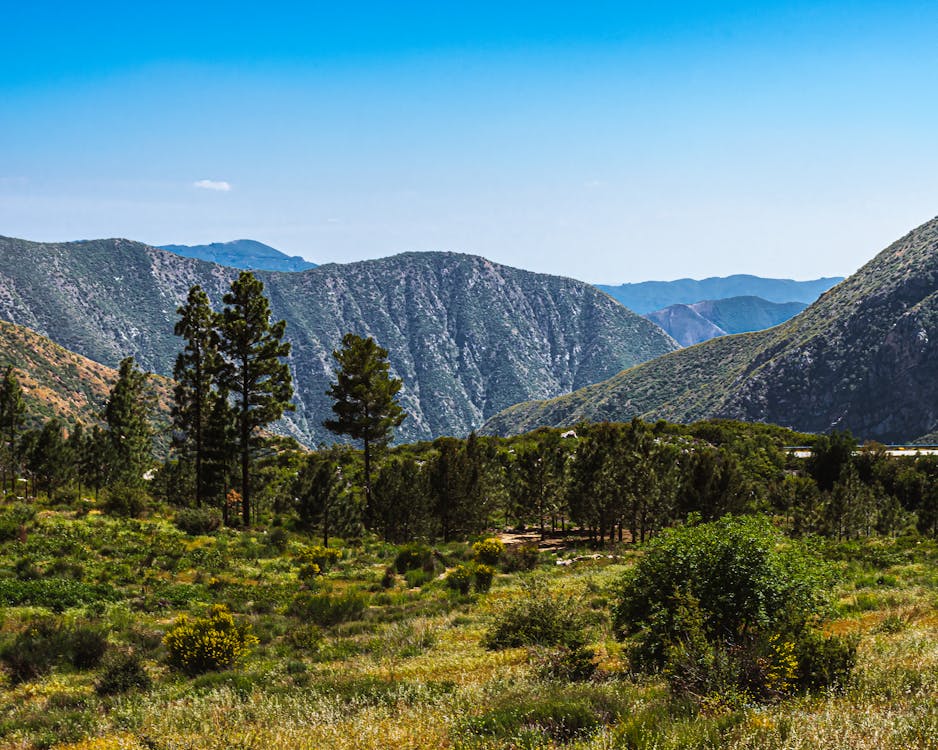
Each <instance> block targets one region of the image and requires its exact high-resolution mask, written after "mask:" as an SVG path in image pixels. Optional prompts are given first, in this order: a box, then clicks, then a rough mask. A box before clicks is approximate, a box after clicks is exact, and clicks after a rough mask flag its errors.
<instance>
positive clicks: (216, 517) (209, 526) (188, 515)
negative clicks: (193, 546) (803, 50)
mask: <svg viewBox="0 0 938 750" xmlns="http://www.w3.org/2000/svg"><path fill="white" fill-rule="evenodd" d="M221 521H222V518H221V513H220V512H219V511H218V510H216V509H215V508H181V509H180V510H177V511H176V516H175V518H174V519H173V523H174V524H175V526H176V528H177V529H179V530H180V531H182V532H184V533H186V534H190V535H192V536H198V535H199V534H212V533H214V532H216V531H218V529H219V528H221Z"/></svg>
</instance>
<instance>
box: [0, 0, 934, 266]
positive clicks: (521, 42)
mask: <svg viewBox="0 0 938 750" xmlns="http://www.w3.org/2000/svg"><path fill="white" fill-rule="evenodd" d="M7 6H10V7H7ZM89 6H92V7H89ZM0 13H2V15H0V17H2V19H3V22H4V27H5V29H6V33H5V35H4V43H3V44H2V45H0V234H6V235H12V236H19V237H26V238H29V239H37V240H67V239H78V238H90V237H105V236H125V237H130V238H132V239H138V240H142V241H145V242H150V243H153V244H166V243H187V244H193V243H201V242H209V241H218V240H227V239H234V238H240V237H249V238H253V239H258V240H261V241H264V242H267V243H269V244H271V245H273V246H275V247H277V248H279V249H281V250H284V251H285V252H288V253H290V254H299V255H303V256H305V257H307V258H309V259H311V260H314V261H316V262H320V263H321V262H328V261H337V262H346V261H351V260H358V259H363V258H370V257H380V256H383V255H389V254H392V253H396V252H402V251H406V250H455V251H461V252H472V253H478V254H481V255H485V256H486V257H489V258H491V259H493V260H496V261H500V262H504V263H508V264H511V265H515V266H520V267H525V268H530V269H532V270H537V271H545V272H550V273H559V274H564V275H569V276H575V277H578V278H582V279H585V280H588V281H603V282H607V283H615V282H621V281H638V280H643V279H650V278H665V279H666V278H677V277H681V276H693V277H701V276H708V275H725V274H729V273H757V274H761V275H771V276H786V277H795V278H809V277H814V276H819V275H836V274H847V273H850V272H852V271H853V270H855V269H856V268H857V267H858V266H859V265H861V264H862V263H863V262H864V261H866V260H867V259H869V258H870V257H872V255H873V254H874V253H875V252H876V251H878V250H879V249H881V248H882V247H884V246H885V245H886V244H888V243H889V242H890V241H892V240H893V239H895V238H897V237H898V236H900V235H901V234H903V233H905V232H906V231H907V230H909V229H911V228H912V227H913V226H915V225H917V224H919V223H921V222H923V221H926V220H928V219H930V218H932V217H933V216H935V215H936V214H938V138H936V135H935V134H936V133H938V97H935V95H934V93H935V86H936V83H935V82H936V81H938V45H936V44H935V41H934V40H935V39H936V38H938V4H935V3H932V2H929V3H926V2H921V3H905V2H893V3H886V2H862V1H858V2H853V3H846V2H826V3H820V2H810V3H809V2H787V3H774V2H768V3H751V2H750V3H734V2H727V3H690V2H684V3H676V2H672V3H668V2H659V3H647V2H645V3H628V2H618V3H588V2H587V3H578V4H568V3H545V2H542V3H507V2H502V3H487V2H475V3H471V4H469V3H440V2H436V3H416V2H412V3H408V2H397V3H367V2H361V3H355V4H352V3H328V4H326V3H302V4H300V3H297V4H278V3H249V4H248V3H244V4H239V3H236V2H229V3H225V4H209V3H191V4H186V5H183V4H174V3H171V2H166V3H154V4H142V3H136V4H131V3H121V4H111V3H106V2H99V3H94V4H90V3H89V4H78V3H73V4H64V3H42V2H34V3H17V4H13V3H8V4H6V6H4V8H3V10H2V11H0ZM200 184H201V185H202V186H201V187H200V186H199V185H200ZM220 188H221V189H220ZM223 188H227V189H223Z"/></svg>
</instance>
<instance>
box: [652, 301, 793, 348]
mask: <svg viewBox="0 0 938 750" xmlns="http://www.w3.org/2000/svg"><path fill="white" fill-rule="evenodd" d="M806 307H807V304H805V303H804V302H769V301H768V300H764V299H762V298H761V297H730V298H728V299H718V300H705V301H703V302H695V303H694V304H692V305H671V306H670V307H666V308H664V309H663V310H656V311H655V312H651V313H647V314H646V315H645V317H646V318H648V320H650V321H652V322H653V323H657V324H658V325H659V326H661V327H662V328H663V329H664V330H665V331H667V332H668V334H669V335H670V336H671V337H672V338H674V339H675V340H676V341H677V342H678V343H679V344H680V345H681V346H693V345H694V344H699V343H701V342H702V341H708V340H709V339H712V338H716V337H717V336H726V335H729V334H733V333H749V332H750V331H761V330H763V329H765V328H771V327H772V326H777V325H779V324H780V323H784V322H785V321H786V320H788V319H789V318H792V317H794V316H795V315H797V314H798V313H800V312H801V311H802V310H804V309H805V308H806Z"/></svg>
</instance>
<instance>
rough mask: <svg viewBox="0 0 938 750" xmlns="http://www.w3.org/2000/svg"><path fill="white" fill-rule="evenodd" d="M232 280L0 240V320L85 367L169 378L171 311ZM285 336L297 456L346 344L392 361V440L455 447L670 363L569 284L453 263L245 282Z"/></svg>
mask: <svg viewBox="0 0 938 750" xmlns="http://www.w3.org/2000/svg"><path fill="white" fill-rule="evenodd" d="M236 274H237V271H235V270H234V269H231V268H226V267H223V266H219V265H215V264H211V263H206V262H204V261H199V260H195V259H190V258H182V257H179V256H177V255H174V254H172V253H169V252H166V251H164V250H160V249H158V248H154V247H149V246H147V245H143V244H140V243H137V242H130V241H128V240H97V241H90V242H74V243H64V244H44V243H33V242H27V241H24V240H14V239H7V238H0V318H3V319H6V320H10V321H12V322H14V323H17V324H20V325H25V326H28V327H29V328H32V329H33V330H36V331H38V332H39V333H41V334H43V335H47V336H49V337H50V338H52V339H53V340H55V341H57V342H58V343H60V344H62V345H63V346H66V347H68V348H69V349H72V350H73V351H77V352H79V353H81V354H83V355H85V356H87V357H90V358H92V359H94V360H96V361H98V362H102V363H104V364H108V365H114V364H116V363H117V362H118V361H119V360H120V359H121V357H123V356H126V355H128V354H133V355H134V356H135V357H137V359H138V361H139V362H140V363H141V364H142V366H144V367H146V368H148V369H151V370H154V371H155V372H159V373H163V374H169V373H170V372H171V370H172V364H173V361H174V359H175V356H176V353H177V352H178V351H179V348H180V341H179V340H178V339H177V338H176V337H175V336H173V333H172V329H173V324H174V322H175V319H176V313H175V311H176V307H177V306H178V305H179V304H181V302H182V301H183V300H184V298H185V295H186V293H187V291H188V289H189V287H190V286H191V285H193V284H200V285H202V287H203V288H205V290H206V291H207V292H208V294H209V297H210V298H211V299H212V300H215V301H216V302H218V301H220V300H221V297H222V294H223V293H224V291H225V290H226V289H227V287H228V285H229V283H230V281H231V280H232V279H233V278H234V277H235V276H236ZM257 275H258V277H259V278H261V279H262V280H263V281H264V284H265V287H266V292H267V294H268V295H269V296H270V299H271V305H272V308H273V312H274V315H275V316H276V317H277V318H285V319H286V320H287V338H289V339H290V340H291V341H292V342H293V355H292V361H291V367H292V370H293V375H294V382H295V386H296V398H295V400H296V405H297V410H296V412H294V413H293V414H291V415H290V416H289V417H288V418H287V420H286V421H285V422H284V423H283V424H282V425H281V428H282V429H283V431H285V432H287V433H289V434H292V435H294V436H295V437H297V438H298V439H300V440H302V441H303V442H305V443H307V444H314V443H316V442H318V441H321V440H331V439H332V436H331V435H330V434H329V433H327V432H326V431H325V430H324V429H323V428H322V427H321V422H322V420H323V419H324V418H326V417H327V416H328V415H329V414H330V413H331V412H330V405H331V404H330V401H329V399H328V397H327V396H326V395H325V391H326V389H327V388H328V385H329V382H330V381H331V380H332V378H333V359H332V356H331V353H332V351H333V349H335V348H337V347H338V346H339V344H340V341H341V338H342V336H343V335H344V334H345V333H347V332H349V331H352V332H355V333H358V334H361V335H372V336H374V337H375V339H376V340H377V341H378V342H379V343H380V344H381V345H382V346H384V347H386V348H387V349H389V350H390V356H389V359H390V362H391V367H392V371H393V372H394V374H395V375H397V376H398V377H401V378H402V379H403V380H404V389H403V390H402V392H401V403H402V405H403V406H404V408H405V410H406V411H407V412H408V414H409V417H408V418H407V419H406V420H405V422H404V424H403V425H402V427H401V428H400V430H399V433H398V434H399V436H400V438H401V439H405V440H414V439H427V438H432V437H435V436H438V435H446V434H451V435H464V434H466V433H468V432H469V431H470V430H472V429H474V428H477V427H479V426H480V425H481V424H482V423H483V422H484V421H485V419H486V418H488V417H489V416H492V415H493V414H496V413H497V412H499V411H501V410H502V409H504V408H506V407H508V406H510V405H511V404H514V403H517V402H519V401H524V400H529V399H532V398H550V397H552V396H557V395H560V394H562V393H567V392H570V391H572V390H574V389H577V388H581V387H583V386H585V385H588V384H590V383H594V382H597V381H599V380H603V379H605V378H608V377H610V376H611V375H613V374H615V373H616V372H618V371H620V370H621V369H622V368H623V367H629V366H631V365H634V364H637V363H639V362H643V361H646V360H648V359H651V358H653V357H656V356H658V355H660V354H663V353H665V352H668V351H671V350H673V349H675V348H677V344H676V342H674V340H673V339H671V338H670V337H669V336H667V334H665V333H664V332H663V331H661V329H660V328H658V327H657V326H655V325H654V324H653V323H651V322H649V321H647V320H645V319H644V318H641V317H639V316H637V315H634V314H633V313H631V312H629V311H628V310H626V309H624V308H623V307H622V306H621V305H619V304H617V303H616V302H615V301H614V300H612V299H610V298H609V297H608V296H606V295H605V294H602V293H601V292H598V291H596V290H595V289H594V288H593V287H591V286H589V285H588V284H584V283H582V282H578V281H573V280H571V279H564V278H560V277H555V276H545V275H541V274H534V273H529V272H527V271H520V270H517V269H513V268H507V267H505V266H500V265H497V264H494V263H491V262H489V261H487V260H484V259H483V258H478V257H474V256H469V255H459V254H453V253H407V254H403V255H398V256H395V257H392V258H385V259H382V260H376V261H365V262H361V263H351V264H344V265H326V266H320V267H319V268H316V269H312V270H308V271H303V272H300V273H276V272H258V274H257Z"/></svg>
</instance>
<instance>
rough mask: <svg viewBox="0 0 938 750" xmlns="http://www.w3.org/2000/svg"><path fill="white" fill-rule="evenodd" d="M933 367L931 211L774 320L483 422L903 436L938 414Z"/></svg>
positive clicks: (934, 235)
mask: <svg viewBox="0 0 938 750" xmlns="http://www.w3.org/2000/svg"><path fill="white" fill-rule="evenodd" d="M936 372H938V219H934V220H932V221H929V222H927V223H925V224H923V225H922V226H920V227H918V228H916V229H914V230H913V231H911V232H909V233H908V234H907V235H905V236H904V237H902V238H901V239H899V240H897V241H896V242H894V243H893V244H892V245H890V246H889V247H888V248H886V249H885V250H883V251H882V252H881V253H879V254H878V255H877V256H876V257H875V258H873V260H871V261H870V262H869V263H867V264H866V265H865V266H863V267H862V268H861V269H860V270H859V271H858V272H857V273H855V274H854V275H853V276H851V277H850V278H848V279H847V280H845V281H843V282H841V283H840V284H838V285H837V286H836V287H834V288H833V289H831V290H829V291H827V292H826V293H824V294H822V295H821V297H820V298H819V299H818V300H817V301H816V302H814V304H812V305H811V306H809V307H808V308H807V309H806V310H804V311H803V312H802V313H800V314H799V315H797V316H795V317H794V318H792V319H791V320H789V321H787V322H786V323H783V324H781V325H780V326H777V327H775V328H770V329H768V330H765V331H759V332H756V333H743V334H739V335H735V336H725V337H722V338H716V339H712V340H710V341H707V342H704V343H702V344H699V345H697V346H693V347H690V348H687V349H683V350H681V351H677V352H673V353H671V354H667V355H665V356H663V357H659V358H657V359H655V360H653V361H651V362H648V363H645V364H643V365H639V366H637V367H633V368H630V369H627V370H625V371H623V372H621V373H619V374H618V375H615V376H614V377H612V378H610V379H609V380H607V381H605V382H602V383H598V384H595V385H592V386H588V387H587V388H584V389H580V390H578V391H576V392H574V393H572V394H569V395H565V396H561V397H558V398H555V399H552V400H547V401H537V402H532V403H526V404H519V405H517V406H515V407H512V408H510V409H508V410H506V411H505V412H503V413H501V414H499V415H497V416H496V417H494V418H493V419H491V420H489V421H488V422H487V423H486V425H485V427H484V431H485V432H488V433H498V434H507V433H514V432H521V431H524V430H529V429H533V428H535V427H538V426H541V425H570V424H574V423H576V422H578V421H580V420H591V421H600V420H617V421H618V420H627V419H630V418H632V417H634V416H640V417H644V418H646V419H658V418H664V419H670V420H674V421H679V422H689V421H692V420H695V419H702V418H705V417H727V418H733V419H743V420H747V421H762V422H771V423H774V424H779V425H783V426H786V427H791V428H794V429H797V430H801V431H808V432H824V431H828V430H831V429H849V430H851V431H852V432H853V433H854V434H855V435H858V436H860V437H862V438H872V439H877V440H880V441H884V442H900V441H906V440H911V439H914V438H916V437H919V436H922V435H926V434H928V433H932V432H934V431H935V429H936V426H938V378H936V377H935V374H936Z"/></svg>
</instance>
